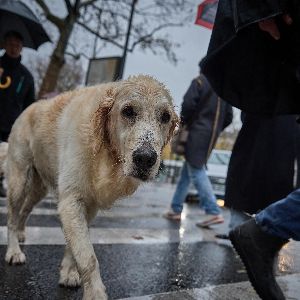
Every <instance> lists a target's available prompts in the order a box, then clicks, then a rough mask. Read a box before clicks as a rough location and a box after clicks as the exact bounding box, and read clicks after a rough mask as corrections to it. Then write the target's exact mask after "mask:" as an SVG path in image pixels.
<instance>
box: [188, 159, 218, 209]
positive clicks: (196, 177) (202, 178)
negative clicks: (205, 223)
mask: <svg viewBox="0 0 300 300" xmlns="http://www.w3.org/2000/svg"><path fill="white" fill-rule="evenodd" d="M187 168H188V172H189V176H190V178H191V180H192V181H193V183H194V185H195V188H196V189H197V192H198V195H199V198H200V205H201V208H202V209H204V210H205V213H206V214H209V215H219V214H220V213H221V209H220V208H219V206H218V205H217V199H216V196H215V195H214V192H213V189H212V185H211V182H210V180H209V178H208V176H207V175H206V171H205V168H204V167H202V168H199V169H198V168H194V167H192V166H191V165H190V164H188V163H187Z"/></svg>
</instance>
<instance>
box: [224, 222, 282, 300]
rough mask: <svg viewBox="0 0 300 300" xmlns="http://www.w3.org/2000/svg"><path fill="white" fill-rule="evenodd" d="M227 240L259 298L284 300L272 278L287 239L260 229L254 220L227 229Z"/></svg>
mask: <svg viewBox="0 0 300 300" xmlns="http://www.w3.org/2000/svg"><path fill="white" fill-rule="evenodd" d="M229 239H230V240H231V242H232V244H233V246H234V248H235V249H236V251H237V253H238V254H239V256H240V257H241V259H242V261H243V263H244V264H245V267H246V270H247V273H248V277H249V280H250V282H251V283H252V285H253V287H254V289H255V290H256V292H257V294H258V295H259V296H260V297H261V299H263V300H284V299H285V297H284V295H283V293H282V291H281V289H280V287H279V285H278V284H277V282H276V279H275V273H274V262H275V259H276V258H277V254H278V252H279V250H280V249H281V248H282V246H283V245H284V244H286V243H287V242H288V240H283V239H281V238H279V237H276V236H272V235H269V234H267V233H265V232H263V231H262V230H261V228H260V226H259V225H257V224H256V222H255V220H254V219H252V220H250V221H247V222H245V223H244V224H242V225H240V226H238V227H236V228H235V229H233V230H232V231H230V233H229Z"/></svg>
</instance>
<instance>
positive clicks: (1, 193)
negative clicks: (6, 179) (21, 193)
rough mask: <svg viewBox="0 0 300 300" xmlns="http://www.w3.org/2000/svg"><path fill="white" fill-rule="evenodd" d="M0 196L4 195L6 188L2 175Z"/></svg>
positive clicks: (0, 178)
mask: <svg viewBox="0 0 300 300" xmlns="http://www.w3.org/2000/svg"><path fill="white" fill-rule="evenodd" d="M0 197H6V190H5V188H4V186H3V177H1V176H0Z"/></svg>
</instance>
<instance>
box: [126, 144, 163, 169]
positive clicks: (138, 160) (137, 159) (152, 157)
mask: <svg viewBox="0 0 300 300" xmlns="http://www.w3.org/2000/svg"><path fill="white" fill-rule="evenodd" d="M132 158H133V162H134V163H135V165H136V166H137V167H138V168H140V169H143V170H147V169H149V168H151V167H152V166H153V165H154V164H155V163H156V160H157V153H156V152H155V151H154V149H153V148H152V147H151V146H148V145H143V146H142V147H140V148H138V149H137V150H135V151H134V152H133V154H132Z"/></svg>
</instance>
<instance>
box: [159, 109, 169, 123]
mask: <svg viewBox="0 0 300 300" xmlns="http://www.w3.org/2000/svg"><path fill="white" fill-rule="evenodd" d="M170 119H171V115H170V114H169V113H168V112H166V111H165V112H164V113H163V114H162V115H161V122H162V123H168V122H169V121H170Z"/></svg>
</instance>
